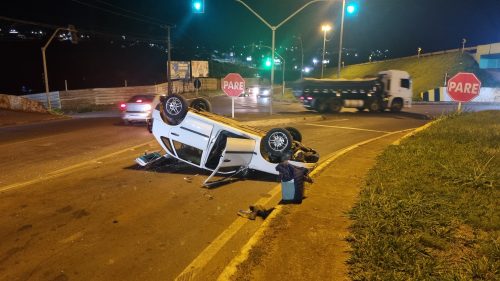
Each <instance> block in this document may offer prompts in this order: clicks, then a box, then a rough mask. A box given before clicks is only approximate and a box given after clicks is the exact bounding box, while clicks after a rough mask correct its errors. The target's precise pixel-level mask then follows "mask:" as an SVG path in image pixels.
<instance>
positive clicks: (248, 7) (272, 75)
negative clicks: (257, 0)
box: [236, 0, 332, 114]
mask: <svg viewBox="0 0 500 281" xmlns="http://www.w3.org/2000/svg"><path fill="white" fill-rule="evenodd" d="M330 1H332V0H313V1H310V2H308V3H306V4H304V5H303V6H302V7H300V8H299V9H298V10H297V11H295V12H293V13H292V14H291V15H290V16H288V17H287V18H286V19H284V20H283V21H282V22H280V23H279V24H278V25H276V26H273V25H271V24H270V23H268V22H267V21H266V20H265V19H264V18H262V17H261V16H260V15H259V14H257V12H255V11H254V10H253V9H252V8H250V6H248V5H247V4H246V3H245V2H243V0H236V2H239V3H241V5H243V6H245V8H247V9H248V10H249V11H250V12H252V13H253V14H254V15H255V16H256V17H257V18H258V19H260V20H261V21H262V22H263V23H264V24H265V25H267V27H269V28H270V29H271V31H272V43H271V48H272V50H271V53H272V54H271V59H272V60H271V63H272V64H271V99H270V100H269V114H273V92H274V91H273V85H274V46H275V34H276V30H277V29H278V28H279V27H280V26H282V25H283V24H284V23H285V22H287V21H288V20H290V19H291V18H292V17H294V16H295V15H296V14H297V13H299V12H300V11H302V10H303V9H304V8H305V7H307V6H309V5H311V4H312V3H316V2H330Z"/></svg>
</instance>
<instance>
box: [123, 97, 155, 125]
mask: <svg viewBox="0 0 500 281" xmlns="http://www.w3.org/2000/svg"><path fill="white" fill-rule="evenodd" d="M159 102H160V95H152V94H144V95H135V96H133V97H131V98H130V99H129V100H128V101H127V102H124V103H121V104H120V110H121V111H122V120H123V123H124V124H125V125H128V124H129V123H131V122H148V121H149V120H151V112H152V110H153V108H155V107H156V105H157V104H158V103H159Z"/></svg>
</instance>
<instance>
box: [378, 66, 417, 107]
mask: <svg viewBox="0 0 500 281" xmlns="http://www.w3.org/2000/svg"><path fill="white" fill-rule="evenodd" d="M378 77H379V79H380V80H381V81H382V83H383V84H384V93H385V97H386V101H385V107H386V108H389V109H391V111H400V110H401V109H402V108H403V107H411V101H412V97H413V90H412V80H411V77H410V74H408V72H406V71H402V70H386V71H381V72H379V74H378Z"/></svg>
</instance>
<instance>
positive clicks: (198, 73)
mask: <svg viewBox="0 0 500 281" xmlns="http://www.w3.org/2000/svg"><path fill="white" fill-rule="evenodd" d="M191 75H192V76H193V78H197V77H208V61H202V60H193V61H191Z"/></svg>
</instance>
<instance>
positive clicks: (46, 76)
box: [42, 25, 78, 110]
mask: <svg viewBox="0 0 500 281" xmlns="http://www.w3.org/2000/svg"><path fill="white" fill-rule="evenodd" d="M61 30H66V31H69V32H70V33H71V43H73V44H77V43H78V37H77V36H76V29H75V27H74V26H73V25H69V26H68V28H64V27H59V28H57V29H56V30H55V31H54V33H52V36H50V38H49V41H47V43H46V44H45V45H44V46H43V47H42V60H43V77H44V82H45V96H46V98H47V108H48V109H49V110H52V105H51V104H50V97H49V73H48V72H47V58H46V56H45V51H46V50H47V48H48V47H49V44H50V42H52V40H53V39H54V37H55V36H56V35H57V34H58V33H59V31H61Z"/></svg>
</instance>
